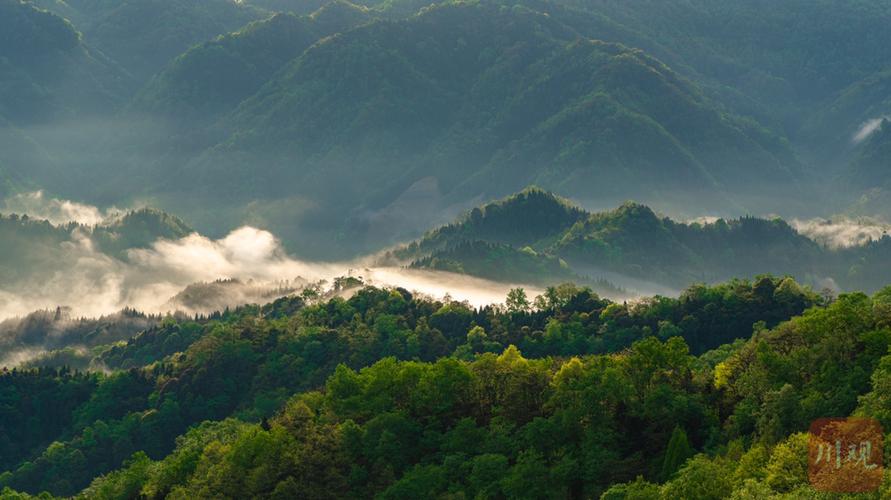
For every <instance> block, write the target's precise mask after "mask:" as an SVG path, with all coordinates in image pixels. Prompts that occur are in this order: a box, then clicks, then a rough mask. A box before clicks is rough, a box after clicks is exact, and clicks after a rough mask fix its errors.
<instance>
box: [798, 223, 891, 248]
mask: <svg viewBox="0 0 891 500" xmlns="http://www.w3.org/2000/svg"><path fill="white" fill-rule="evenodd" d="M790 224H791V225H792V227H793V228H795V230H796V231H798V232H799V233H801V234H803V235H804V236H807V237H808V238H810V239H812V240H814V241H816V242H817V243H820V244H821V245H825V246H827V247H829V248H848V247H853V246H860V245H864V244H866V243H869V242H870V241H874V240H878V239H881V238H882V237H883V236H884V235H886V234H888V231H889V229H891V226H889V225H888V224H884V223H882V222H880V221H876V220H874V219H868V218H864V219H859V220H853V219H849V218H837V219H832V220H827V219H821V218H816V219H808V220H800V219H792V220H791V221H790Z"/></svg>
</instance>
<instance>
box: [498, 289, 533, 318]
mask: <svg viewBox="0 0 891 500" xmlns="http://www.w3.org/2000/svg"><path fill="white" fill-rule="evenodd" d="M504 305H505V307H507V310H508V312H510V313H513V314H517V313H526V312H529V309H530V308H531V307H532V304H531V303H530V302H529V298H528V297H527V296H526V290H523V289H522V288H512V289H511V290H510V291H509V292H507V299H506V300H505V301H504Z"/></svg>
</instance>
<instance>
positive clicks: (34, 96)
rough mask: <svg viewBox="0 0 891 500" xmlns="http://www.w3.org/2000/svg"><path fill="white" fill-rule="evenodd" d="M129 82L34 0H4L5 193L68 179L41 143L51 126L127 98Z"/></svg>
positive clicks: (0, 154) (0, 170)
mask: <svg viewBox="0 0 891 500" xmlns="http://www.w3.org/2000/svg"><path fill="white" fill-rule="evenodd" d="M127 81H128V79H127V77H126V76H125V75H124V74H123V73H122V72H121V71H120V70H119V69H117V68H116V67H115V65H114V64H113V63H112V62H110V61H108V60H107V59H106V58H105V57H103V55H102V54H101V53H98V52H96V51H94V50H92V49H90V48H89V47H88V46H86V45H85V44H84V43H83V40H82V38H81V35H80V33H78V31H77V30H76V29H75V28H74V27H73V26H72V25H71V24H70V23H69V22H67V21H65V20H64V19H62V18H60V17H58V16H55V15H52V14H50V13H48V12H46V11H41V10H39V9H37V8H35V7H33V6H32V5H31V4H29V3H24V2H21V1H19V0H3V1H0V196H2V195H5V194H7V193H8V192H9V190H10V189H11V188H13V187H16V186H18V187H23V186H31V187H33V186H35V185H40V184H39V183H41V182H47V181H51V180H52V181H56V182H58V181H59V180H63V181H69V182H71V181H72V177H71V172H69V171H67V169H66V168H65V167H64V163H62V162H59V159H58V158H57V157H55V156H54V155H53V154H52V153H51V152H49V151H47V149H46V147H45V145H44V144H42V142H43V141H44V139H45V138H46V137H47V136H52V135H53V130H51V129H53V128H54V126H53V124H56V123H59V122H70V121H72V120H74V119H75V118H82V119H89V117H91V116H94V115H96V114H100V113H102V112H104V110H106V109H109V108H112V107H114V106H116V105H117V104H119V103H120V102H122V99H123V96H122V95H121V90H122V88H124V87H125V86H126V84H127ZM56 132H58V131H56ZM61 184H64V182H58V184H56V183H54V185H55V186H58V185H61Z"/></svg>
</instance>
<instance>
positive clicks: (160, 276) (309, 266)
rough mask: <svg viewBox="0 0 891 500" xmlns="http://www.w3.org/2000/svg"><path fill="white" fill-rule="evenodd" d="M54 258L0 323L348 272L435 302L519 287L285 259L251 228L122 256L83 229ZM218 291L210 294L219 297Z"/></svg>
mask: <svg viewBox="0 0 891 500" xmlns="http://www.w3.org/2000/svg"><path fill="white" fill-rule="evenodd" d="M10 206H14V207H17V208H18V209H19V210H17V212H18V213H26V214H28V215H29V216H31V217H39V218H49V219H50V220H51V221H56V222H67V221H72V220H74V221H78V222H81V223H84V224H96V223H99V222H101V221H102V220H105V218H106V217H108V215H109V214H108V213H104V212H102V211H100V210H99V209H97V208H96V207H90V206H87V205H81V204H77V203H73V202H68V201H62V200H56V199H48V198H46V197H45V196H43V194H42V193H31V194H28V195H22V196H19V197H16V198H14V199H13V200H11V201H9V202H7V207H10ZM51 255H54V256H57V258H53V259H51V260H53V262H46V265H45V266H41V269H40V271H39V276H38V275H36V274H35V276H29V277H28V279H25V280H22V281H18V282H15V283H9V282H6V283H4V282H0V320H2V319H6V318H11V317H21V316H24V315H26V314H28V313H30V312H32V311H35V310H40V309H51V310H52V309H55V308H56V307H60V306H62V307H70V308H71V310H72V314H74V315H75V316H83V317H98V316H101V315H105V314H110V313H113V312H115V311H119V310H121V309H122V308H124V307H131V308H135V309H137V310H140V311H143V312H147V313H166V312H173V311H174V309H173V308H176V309H181V308H182V305H183V303H184V301H183V300H174V298H175V297H177V295H178V294H180V293H181V292H183V291H184V290H185V289H186V288H187V287H189V285H193V284H195V283H205V284H210V283H212V282H215V281H217V280H237V281H238V282H239V283H240V284H243V286H242V287H241V288H238V286H231V287H228V289H227V291H231V292H232V293H230V294H228V295H226V296H223V297H222V298H220V297H218V299H219V300H222V301H223V302H220V301H219V300H218V301H216V302H214V301H201V300H197V301H192V302H191V303H192V304H214V306H219V305H221V304H224V303H225V302H226V301H228V300H231V301H240V300H242V299H243V298H245V297H249V296H250V297H258V298H265V297H270V300H271V299H272V298H274V297H273V296H270V294H269V293H267V292H266V291H265V290H273V291H274V290H283V291H284V292H287V291H293V290H294V288H293V287H292V286H291V285H290V284H296V283H304V284H305V283H309V282H318V281H320V280H325V281H327V282H329V283H330V282H332V281H333V279H334V278H335V277H339V276H346V275H353V276H361V277H362V279H363V280H364V281H365V282H366V283H368V284H373V285H377V286H401V287H404V288H406V289H408V290H411V291H416V292H420V293H422V294H425V295H429V296H434V297H443V296H444V295H446V294H449V295H450V296H451V297H452V298H453V299H455V300H466V301H468V302H470V303H471V304H474V305H483V304H489V303H500V302H502V301H503V300H504V297H505V295H506V294H507V292H508V290H509V289H510V288H511V287H512V286H518V285H511V284H504V283H498V282H493V281H488V280H483V279H478V278H472V277H468V276H463V275H457V274H452V273H445V272H438V271H418V270H407V269H401V268H396V267H369V262H370V259H364V260H355V261H348V262H309V261H304V260H300V259H296V258H293V257H292V256H290V255H288V254H287V252H286V251H285V249H284V248H283V246H282V244H281V242H280V241H279V240H278V239H277V238H276V237H275V236H274V235H273V234H272V233H270V232H269V231H265V230H262V229H258V228H255V227H250V226H244V227H240V228H238V229H235V230H233V231H232V232H230V233H229V234H228V235H226V236H225V237H223V238H220V239H212V238H208V237H206V236H203V235H201V234H198V233H193V234H190V235H188V236H186V237H184V238H181V239H176V240H164V239H160V240H157V241H155V242H154V243H152V244H151V245H150V246H148V247H147V248H137V249H130V250H128V251H127V252H126V255H124V256H122V257H120V258H117V257H114V256H111V255H108V254H105V253H103V252H102V251H101V250H99V249H97V248H95V247H94V244H93V241H92V240H91V239H90V237H89V234H88V233H87V232H85V231H80V230H77V231H74V232H73V233H72V237H71V239H70V240H69V241H65V242H63V243H62V245H61V248H55V249H53V252H52V253H51ZM35 273H37V271H35ZM283 283H288V284H289V285H288V286H283V285H282V284H283ZM264 287H265V288H264ZM288 287H290V288H288ZM213 288H214V287H210V289H211V291H210V292H209V293H214V290H213ZM526 288H527V289H529V292H530V294H535V293H540V290H535V289H534V287H526ZM199 289H200V287H197V288H196V287H193V290H199ZM205 289H208V287H205ZM216 289H217V290H219V289H220V287H216ZM270 293H271V292H270ZM273 295H274V294H273ZM228 297H231V298H228ZM239 303H240V302H239ZM225 305H230V306H234V305H238V304H237V303H233V304H225ZM195 307H198V306H195ZM208 307H209V306H208ZM186 309H187V311H186V312H210V311H205V310H188V308H186Z"/></svg>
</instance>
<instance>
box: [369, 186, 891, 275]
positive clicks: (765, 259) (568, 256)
mask: <svg viewBox="0 0 891 500" xmlns="http://www.w3.org/2000/svg"><path fill="white" fill-rule="evenodd" d="M889 257H891V238H889V237H887V236H885V237H883V238H881V239H879V240H876V241H871V242H869V243H867V244H865V245H862V246H854V247H849V248H838V249H832V248H827V247H823V246H821V245H819V244H818V243H816V242H815V241H813V240H811V239H809V238H808V237H806V236H804V235H802V234H800V233H798V232H797V231H796V230H795V229H793V228H792V227H791V226H790V225H789V224H787V223H786V222H785V221H783V220H781V219H760V218H755V217H742V218H738V219H730V220H724V219H718V220H716V221H714V222H710V223H698V222H696V223H683V222H676V221H673V220H671V219H669V218H667V217H662V216H659V215H657V214H656V213H655V212H654V211H653V210H652V209H650V208H649V207H647V206H645V205H641V204H639V203H632V202H627V203H625V204H623V205H621V206H620V207H618V208H617V209H615V210H610V211H606V212H598V213H589V212H586V211H583V210H581V209H579V208H577V207H574V206H572V205H571V204H569V203H568V202H566V201H565V200H562V199H560V198H558V197H556V196H554V195H553V194H550V193H547V192H544V191H541V190H539V189H535V188H531V189H527V190H525V191H523V192H522V193H520V194H517V195H514V196H511V197H508V198H506V199H504V200H501V201H498V202H494V203H492V204H489V205H486V206H483V207H481V208H478V209H474V210H473V211H471V212H470V213H469V214H468V215H466V216H464V217H463V218H461V219H459V220H458V221H456V222H454V223H452V224H449V225H447V226H444V227H441V228H439V229H435V230H433V231H430V232H429V233H427V234H426V235H425V236H424V237H423V238H421V239H420V240H417V241H414V242H412V243H410V244H408V245H405V246H403V247H400V248H398V249H396V250H394V251H392V252H390V253H388V254H387V256H386V258H389V259H394V260H396V261H401V262H403V263H409V264H410V265H411V266H413V267H420V268H425V267H429V268H436V269H446V270H451V271H455V272H462V273H466V274H473V275H480V276H482V275H485V276H487V277H489V278H492V279H497V280H504V281H510V280H511V279H516V278H512V277H511V276H512V275H522V276H524V278H525V279H526V280H529V281H530V282H538V283H545V284H555V283H559V282H561V281H565V280H566V279H567V277H574V279H576V280H588V281H592V280H593V281H596V280H600V281H601V282H602V281H608V282H612V283H615V284H618V285H620V286H622V287H623V288H627V289H629V291H632V292H633V291H635V290H637V289H643V290H653V288H652V286H656V285H659V286H663V287H668V288H669V289H671V288H673V289H680V288H682V287H684V286H687V285H688V284H689V283H691V282H707V283H709V282H717V281H722V280H726V279H729V278H730V277H749V278H751V277H755V276H758V275H762V274H773V275H780V276H782V275H791V276H794V277H796V278H797V279H799V280H801V281H803V282H805V283H808V284H811V285H814V286H817V287H824V286H830V285H833V283H834V284H835V286H840V287H841V288H842V289H857V288H860V289H867V290H874V289H877V288H878V287H881V286H882V283H883V282H887V281H889V280H891V274H889V271H888V269H887V266H884V265H883V264H882V262H883V261H885V259H887V258H889ZM508 268H509V270H508ZM648 287H649V288H648Z"/></svg>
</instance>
